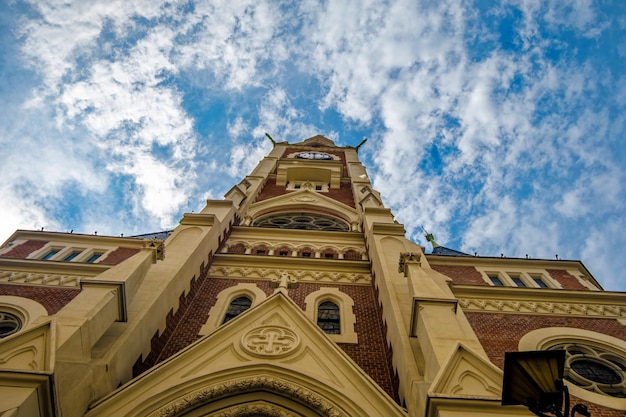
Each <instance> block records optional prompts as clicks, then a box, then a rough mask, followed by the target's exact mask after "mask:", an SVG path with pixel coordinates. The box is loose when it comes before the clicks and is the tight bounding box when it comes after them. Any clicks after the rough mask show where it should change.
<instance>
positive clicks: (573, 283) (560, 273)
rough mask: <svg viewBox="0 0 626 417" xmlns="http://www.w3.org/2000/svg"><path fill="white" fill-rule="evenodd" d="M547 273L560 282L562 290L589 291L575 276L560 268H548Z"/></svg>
mask: <svg viewBox="0 0 626 417" xmlns="http://www.w3.org/2000/svg"><path fill="white" fill-rule="evenodd" d="M547 271H548V274H550V276H551V277H552V278H554V279H555V280H557V281H558V282H559V284H561V286H562V287H563V289H564V290H583V291H589V288H587V287H585V286H584V285H583V284H581V283H580V281H578V280H577V279H576V277H574V276H572V275H571V274H569V273H568V272H567V271H564V270H560V269H548V270H547Z"/></svg>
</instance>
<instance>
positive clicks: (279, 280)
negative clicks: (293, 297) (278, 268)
mask: <svg viewBox="0 0 626 417" xmlns="http://www.w3.org/2000/svg"><path fill="white" fill-rule="evenodd" d="M262 272H266V271H262ZM297 286H298V279H297V278H295V277H292V276H290V275H289V274H288V273H287V272H281V274H280V275H279V276H278V277H272V287H274V288H276V289H277V290H278V291H280V290H281V289H282V290H287V289H288V288H296V287H297Z"/></svg>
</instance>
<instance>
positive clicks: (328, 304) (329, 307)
mask: <svg viewBox="0 0 626 417" xmlns="http://www.w3.org/2000/svg"><path fill="white" fill-rule="evenodd" d="M317 325H318V326H320V328H321V329H322V330H323V331H324V333H327V334H341V322H340V314H339V306H337V304H335V303H333V302H332V301H324V302H323V303H321V304H320V305H319V307H318V308H317Z"/></svg>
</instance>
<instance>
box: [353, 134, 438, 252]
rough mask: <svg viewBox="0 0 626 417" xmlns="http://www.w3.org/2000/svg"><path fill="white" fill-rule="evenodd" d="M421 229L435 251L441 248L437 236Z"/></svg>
mask: <svg viewBox="0 0 626 417" xmlns="http://www.w3.org/2000/svg"><path fill="white" fill-rule="evenodd" d="M359 146H360V145H359ZM420 227H421V228H422V231H423V232H424V237H425V238H426V240H427V241H429V242H430V244H431V245H433V249H435V248H438V247H439V246H441V245H439V243H437V242H435V236H433V234H432V233H428V232H427V231H426V229H424V226H420Z"/></svg>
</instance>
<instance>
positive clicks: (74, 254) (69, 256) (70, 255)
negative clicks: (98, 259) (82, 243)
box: [63, 250, 83, 262]
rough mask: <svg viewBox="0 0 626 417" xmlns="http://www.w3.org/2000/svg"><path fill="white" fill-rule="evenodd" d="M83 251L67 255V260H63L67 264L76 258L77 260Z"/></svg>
mask: <svg viewBox="0 0 626 417" xmlns="http://www.w3.org/2000/svg"><path fill="white" fill-rule="evenodd" d="M82 252H83V251H82V250H79V251H76V250H75V251H72V253H70V254H69V255H67V256H66V257H65V258H63V260H64V261H65V262H70V261H71V260H73V259H74V258H76V257H77V256H78V255H80V254H81V253H82Z"/></svg>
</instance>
